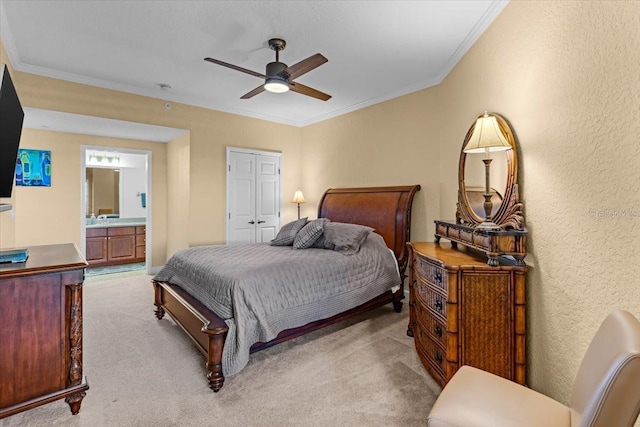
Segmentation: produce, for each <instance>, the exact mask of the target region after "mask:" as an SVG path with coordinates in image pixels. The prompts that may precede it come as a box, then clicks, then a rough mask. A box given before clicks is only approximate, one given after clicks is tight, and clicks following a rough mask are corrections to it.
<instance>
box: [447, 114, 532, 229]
mask: <svg viewBox="0 0 640 427" xmlns="http://www.w3.org/2000/svg"><path fill="white" fill-rule="evenodd" d="M488 114H489V115H490V116H494V117H495V118H496V120H497V122H498V126H499V127H500V130H501V131H502V133H503V134H504V136H505V138H506V139H507V142H509V144H510V145H511V150H508V151H506V152H505V153H504V154H505V155H506V157H507V179H506V186H505V189H504V195H503V197H502V203H501V204H500V208H499V209H498V210H497V211H496V212H495V214H494V215H493V216H492V221H493V222H494V223H496V224H498V225H499V226H500V227H501V228H502V229H504V230H524V229H525V220H524V212H523V210H524V206H523V204H522V203H520V196H519V194H518V182H517V180H518V153H517V147H516V141H515V138H514V136H513V132H512V130H511V127H510V126H509V124H508V123H507V121H506V120H505V119H504V118H503V117H502V116H500V115H499V114H496V113H488ZM483 115H484V114H482V115H480V116H478V118H480V117H482V116H483ZM475 123H476V121H475V120H474V121H473V123H472V124H471V127H470V128H469V130H468V131H467V135H466V137H465V139H464V142H463V144H462V148H461V149H460V161H459V165H458V203H457V209H456V223H457V224H464V225H467V226H469V227H475V226H476V225H478V224H480V223H481V222H483V221H484V218H482V217H480V216H478V215H477V214H476V213H475V211H474V210H473V208H472V207H471V204H470V202H469V199H468V197H467V190H466V186H465V180H464V171H465V163H466V159H467V153H465V152H464V147H466V145H467V142H469V139H470V138H471V134H472V133H473V129H474V127H475ZM480 211H482V209H480Z"/></svg>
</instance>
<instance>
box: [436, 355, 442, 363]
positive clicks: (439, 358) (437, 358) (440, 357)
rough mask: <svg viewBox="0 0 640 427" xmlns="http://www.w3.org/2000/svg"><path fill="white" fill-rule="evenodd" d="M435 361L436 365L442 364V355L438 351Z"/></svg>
mask: <svg viewBox="0 0 640 427" xmlns="http://www.w3.org/2000/svg"><path fill="white" fill-rule="evenodd" d="M435 359H436V362H438V365H442V355H441V354H440V352H436V357H435Z"/></svg>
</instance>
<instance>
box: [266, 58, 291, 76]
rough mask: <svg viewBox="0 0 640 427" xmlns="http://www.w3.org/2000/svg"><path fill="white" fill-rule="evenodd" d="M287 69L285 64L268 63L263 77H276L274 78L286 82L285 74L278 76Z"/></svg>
mask: <svg viewBox="0 0 640 427" xmlns="http://www.w3.org/2000/svg"><path fill="white" fill-rule="evenodd" d="M286 69H287V64H285V63H283V62H269V63H268V64H267V72H266V73H265V75H266V76H267V77H276V78H281V79H283V80H286V78H287V77H289V76H287V75H286V74H280V73H281V72H282V71H284V70H286Z"/></svg>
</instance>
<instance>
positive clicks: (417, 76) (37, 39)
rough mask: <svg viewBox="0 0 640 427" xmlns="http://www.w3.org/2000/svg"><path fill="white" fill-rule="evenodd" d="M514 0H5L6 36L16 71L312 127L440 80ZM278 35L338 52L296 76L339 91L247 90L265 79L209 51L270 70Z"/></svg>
mask: <svg viewBox="0 0 640 427" xmlns="http://www.w3.org/2000/svg"><path fill="white" fill-rule="evenodd" d="M506 3H507V2H506V0H470V1H463V0H457V1H437V0H429V1H187V0H173V1H160V0H155V1H152V0H146V1H145V0H137V1H117V0H110V1H74V0H50V1H46V2H44V1H25V0H0V8H1V10H0V36H1V37H2V41H3V43H4V45H5V48H6V50H7V53H8V55H9V59H10V60H11V63H12V64H13V67H14V68H15V69H16V70H18V71H22V72H27V73H33V74H38V75H43V76H49V77H54V78H58V79H63V80H69V81H74V82H79V83H84V84H89V85H94V86H99V87H104V88H109V89H114V90H119V91H124V92H130V93H134V94H139V95H144V96H150V97H155V98H159V99H162V100H166V101H173V102H182V103H186V104H190V105H196V106H200V107H205V108H210V109H214V110H220V111H226V112H230V113H235V114H241V115H245V116H249V117H256V118H261V119H265V120H270V121H275V122H279V123H286V124H291V125H294V126H305V125H308V124H311V123H315V122H318V121H321V120H325V119H327V118H330V117H334V116H337V115H340V114H344V113H347V112H350V111H354V110H357V109H360V108H363V107H366V106H369V105H373V104H376V103H378V102H381V101H385V100H388V99H391V98H394V97H397V96H400V95H404V94H407V93H410V92H414V91H417V90H420V89H423V88H426V87H430V86H433V85H437V84H438V83H440V82H441V81H442V80H443V79H444V77H445V76H446V75H447V74H448V73H449V71H450V70H451V69H452V68H453V67H454V66H455V64H456V63H457V62H458V61H459V60H460V58H462V56H463V55H464V54H465V52H466V51H467V50H468V49H469V48H470V47H471V45H472V44H473V43H474V42H475V41H476V40H477V38H478V37H479V36H480V35H481V33H482V32H483V31H484V30H485V29H486V28H487V27H488V26H489V25H490V24H491V22H492V21H493V19H494V18H495V17H496V16H497V15H498V14H499V13H500V11H501V10H502V9H503V8H504V6H505V5H506ZM273 37H280V38H283V39H285V40H286V41H287V46H286V49H285V50H284V51H283V52H281V53H280V61H282V62H285V63H287V64H289V65H292V64H294V63H297V62H299V61H301V60H303V59H305V58H307V57H309V56H311V55H313V54H315V53H322V54H323V55H324V56H325V57H326V58H328V60H329V62H328V63H326V64H324V65H322V66H320V67H318V68H316V69H314V70H312V71H311V72H309V73H307V74H305V75H304V76H301V77H299V78H298V79H296V81H297V82H299V83H302V84H304V85H307V86H311V87H313V88H315V89H318V90H320V91H323V92H326V93H328V94H330V95H332V98H331V99H330V100H329V101H326V102H324V101H320V100H317V99H315V98H311V97H307V96H303V95H300V94H298V93H294V92H288V93H284V94H274V93H269V92H264V93H261V94H259V95H257V96H255V97H253V98H251V99H248V100H241V99H240V96H242V95H243V94H245V93H247V92H248V91H250V90H251V89H254V88H255V87H257V86H258V85H260V83H261V80H260V79H259V78H257V77H254V76H251V75H247V74H243V73H241V72H238V71H235V70H231V69H228V68H225V67H221V66H219V65H215V64H211V63H208V62H205V61H204V60H203V59H204V58H205V57H212V58H215V59H219V60H222V61H225V62H229V63H232V64H235V65H238V66H240V67H243V68H247V69H250V70H254V71H257V72H259V73H264V72H265V68H264V67H265V65H266V64H267V63H268V62H271V61H273V60H274V58H275V54H274V52H273V51H271V50H270V49H269V48H268V46H267V40H268V39H269V38H273ZM160 83H162V84H168V85H170V86H171V88H172V89H170V90H162V89H161V88H160V87H159V86H158V85H159V84H160ZM59 119H60V117H59Z"/></svg>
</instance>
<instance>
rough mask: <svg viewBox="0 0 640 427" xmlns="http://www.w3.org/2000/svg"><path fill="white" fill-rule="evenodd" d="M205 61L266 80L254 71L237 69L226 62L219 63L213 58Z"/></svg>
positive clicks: (262, 75)
mask: <svg viewBox="0 0 640 427" xmlns="http://www.w3.org/2000/svg"><path fill="white" fill-rule="evenodd" d="M204 60H205V61H208V62H211V63H213V64H218V65H222V66H223V67H227V68H231V69H232V70H236V71H241V72H243V73H247V74H251V75H252V76H256V77H260V78H261V79H266V78H267V76H265V75H264V74H261V73H257V72H255V71H251V70H247V69H246V68H242V67H238V66H237V65H233V64H229V63H227V62H223V61H219V60H217V59H213V58H204Z"/></svg>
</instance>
